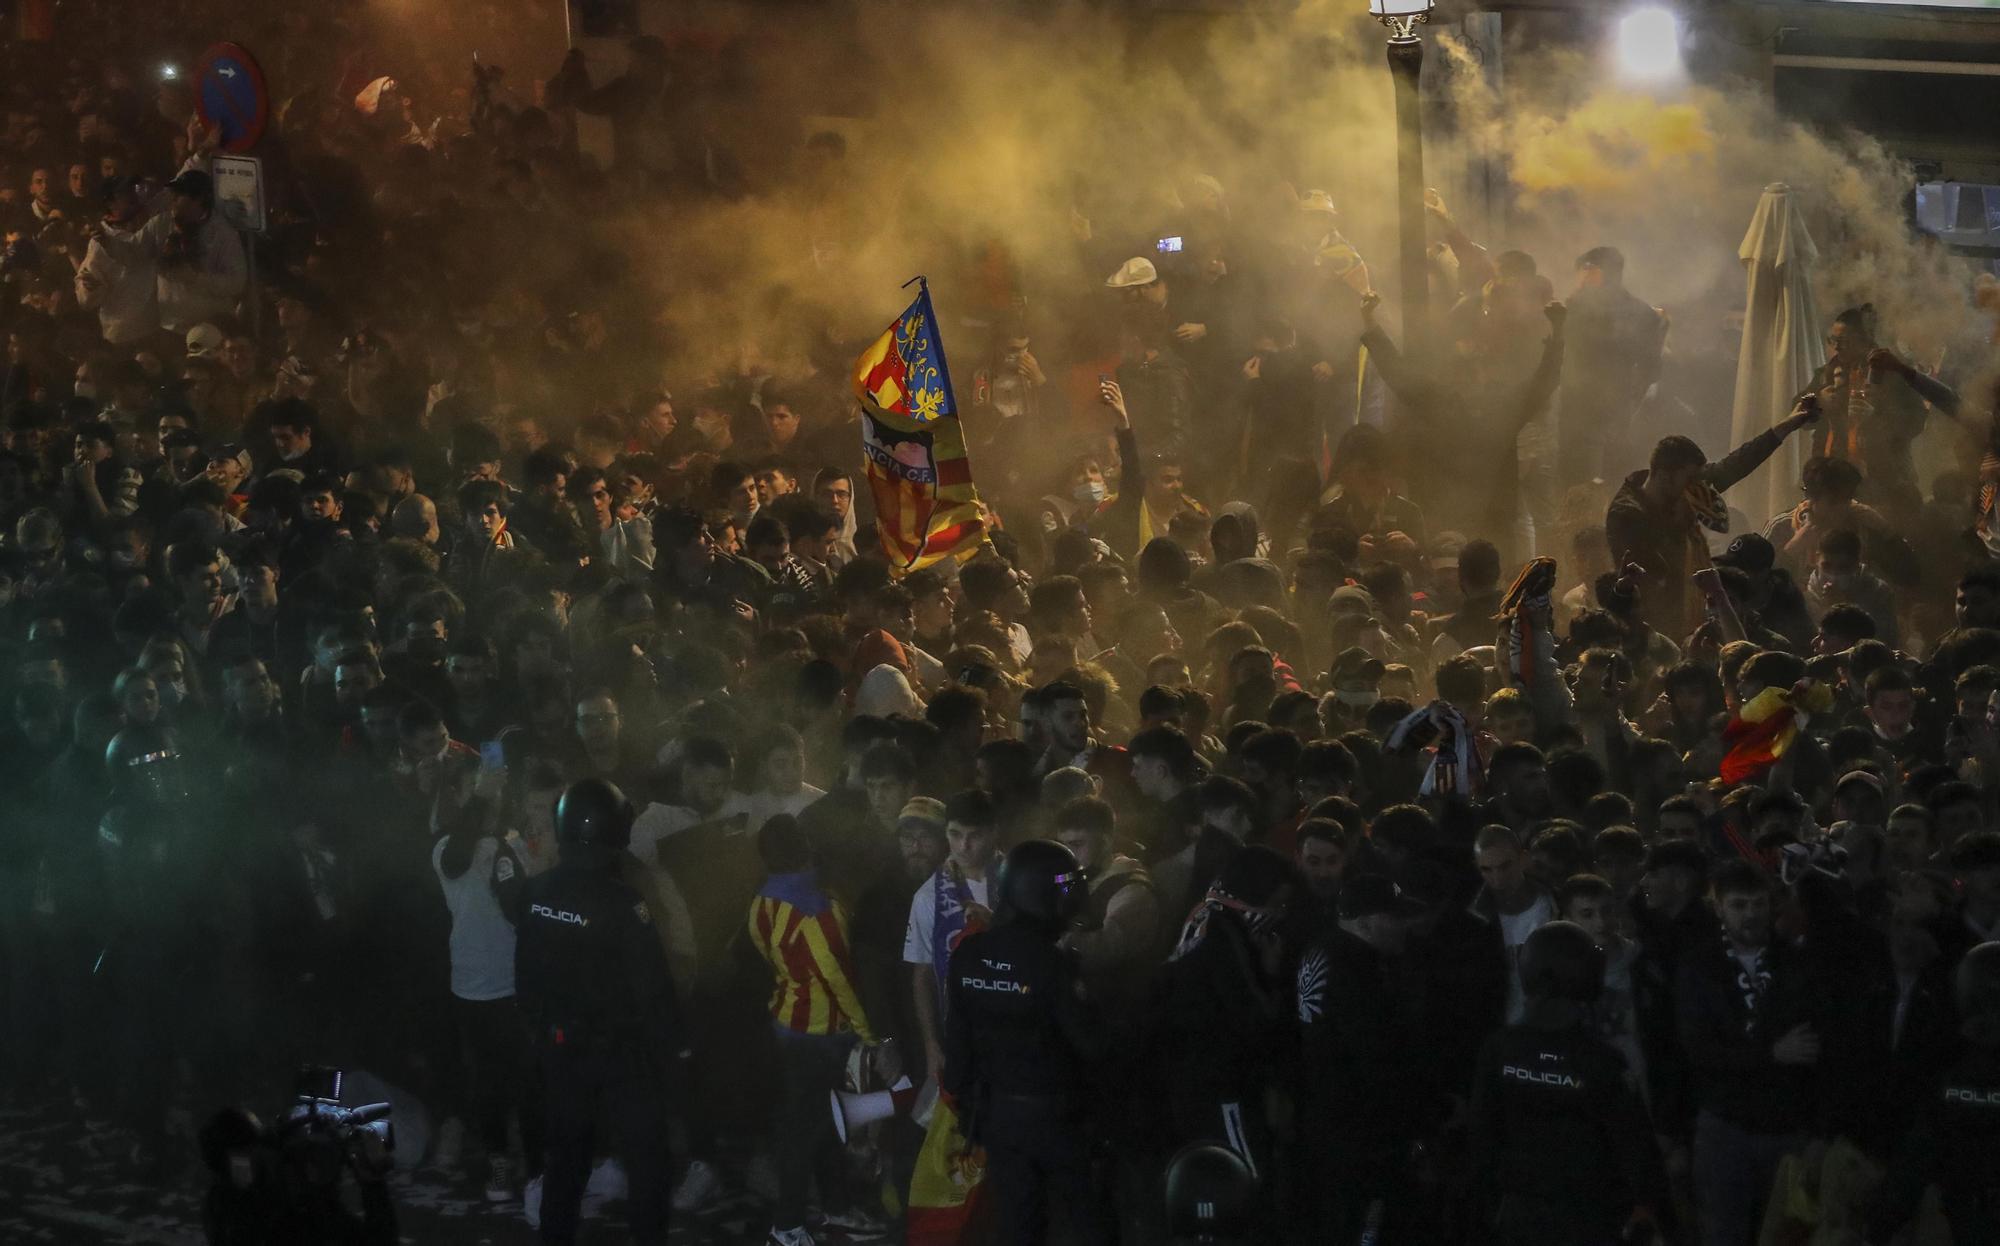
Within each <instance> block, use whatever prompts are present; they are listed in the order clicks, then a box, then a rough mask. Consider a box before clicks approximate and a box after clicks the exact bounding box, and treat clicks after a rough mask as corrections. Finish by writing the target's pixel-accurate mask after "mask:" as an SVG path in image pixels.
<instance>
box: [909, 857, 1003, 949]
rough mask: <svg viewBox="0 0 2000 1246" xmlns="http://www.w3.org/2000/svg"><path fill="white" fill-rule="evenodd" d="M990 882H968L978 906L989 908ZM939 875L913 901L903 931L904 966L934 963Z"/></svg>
mask: <svg viewBox="0 0 2000 1246" xmlns="http://www.w3.org/2000/svg"><path fill="white" fill-rule="evenodd" d="M990 877H991V875H990V874H989V875H988V878H968V879H966V880H965V890H966V892H967V893H968V894H969V895H971V897H972V902H973V903H974V904H987V903H988V901H987V899H986V895H987V882H988V879H989V878H990ZM936 887H937V875H935V874H933V875H932V876H931V877H929V878H926V879H925V880H924V882H923V885H922V886H921V887H918V888H917V894H916V895H915V896H912V897H911V898H910V924H909V926H908V927H907V928H905V929H904V931H903V963H904V964H906V965H928V964H931V963H933V962H932V960H931V932H932V931H934V930H936V929H937V892H936Z"/></svg>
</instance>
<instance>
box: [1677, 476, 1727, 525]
mask: <svg viewBox="0 0 2000 1246" xmlns="http://www.w3.org/2000/svg"><path fill="white" fill-rule="evenodd" d="M1687 504H1688V510H1689V511H1691V512H1692V513H1693V514H1694V518H1695V522H1696V523H1698V524H1700V525H1701V526H1702V527H1704V528H1707V529H1708V530H1709V531H1710V532H1727V531H1729V504H1728V503H1727V502H1724V501H1723V500H1722V493H1721V491H1720V490H1718V489H1717V488H1716V487H1715V486H1714V485H1712V484H1710V483H1708V482H1707V481H1706V480H1702V479H1700V478H1699V477H1697V478H1696V479H1695V482H1694V483H1693V484H1691V485H1689V486H1688V487H1687Z"/></svg>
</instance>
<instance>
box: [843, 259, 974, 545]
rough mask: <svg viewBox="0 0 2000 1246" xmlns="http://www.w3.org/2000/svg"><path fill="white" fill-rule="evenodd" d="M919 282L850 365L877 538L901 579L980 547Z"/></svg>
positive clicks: (945, 380)
mask: <svg viewBox="0 0 2000 1246" xmlns="http://www.w3.org/2000/svg"><path fill="white" fill-rule="evenodd" d="M918 282H919V289H918V291H917V300H916V302H914V303H911V304H910V306H909V307H908V308H907V309H906V310H905V311H904V312H903V314H902V315H901V316H899V317H897V318H896V322H895V323H894V324H892V325H890V326H889V328H888V331H887V332H885V333H883V334H882V336H881V337H880V338H878V339H876V342H875V344H874V345H873V346H870V347H869V348H868V349H867V350H866V351H863V352H862V354H861V358H859V359H857V360H855V361H854V396H855V397H856V398H857V399H859V400H860V402H861V453H862V457H863V458H864V459H865V460H866V464H865V465H866V467H867V471H868V486H869V489H870V490H871V491H872V492H873V494H874V497H875V531H876V535H877V536H879V537H880V538H881V541H882V551H883V553H885V554H886V555H888V558H889V568H890V570H891V571H893V572H894V573H895V574H896V575H898V576H902V575H908V574H909V573H910V572H912V571H918V570H921V569H923V568H924V567H928V566H930V565H931V564H932V563H934V562H937V561H939V560H941V559H944V558H959V559H966V558H970V557H972V556H973V555H974V554H976V553H978V552H979V551H980V549H982V548H983V547H984V546H985V544H986V535H985V522H984V521H983V520H982V519H981V517H980V507H979V493H978V491H977V490H976V489H974V488H973V485H972V464H971V463H970V462H969V461H968V460H967V459H966V457H965V431H964V429H963V428H962V427H960V425H959V422H958V404H957V403H956V402H955V401H953V399H952V395H951V373H950V372H949V371H947V370H946V368H945V361H944V342H943V340H942V339H941V338H940V337H939V336H938V323H937V313H936V312H935V311H933V310H932V308H931V293H930V287H929V286H928V285H923V284H922V282H923V279H922V278H918Z"/></svg>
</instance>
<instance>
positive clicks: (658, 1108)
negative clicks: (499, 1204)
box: [514, 844, 682, 1243]
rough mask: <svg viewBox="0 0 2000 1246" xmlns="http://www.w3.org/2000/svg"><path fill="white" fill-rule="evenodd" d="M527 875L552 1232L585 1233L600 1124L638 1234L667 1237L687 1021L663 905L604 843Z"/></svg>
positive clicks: (523, 974) (521, 996)
mask: <svg viewBox="0 0 2000 1246" xmlns="http://www.w3.org/2000/svg"><path fill="white" fill-rule="evenodd" d="M563 853H564V859H563V860H562V861H561V862H560V863H559V864H557V865H556V866H555V868H553V869H551V870H549V871H548V872H547V873H546V874H542V875H539V876H537V877H535V878H533V879H531V880H529V883H528V887H527V896H526V902H527V910H526V912H525V913H524V915H523V916H522V919H521V927H520V933H519V937H518V938H517V940H516V943H515V953H514V990H515V996H516V998H517V999H518V1000H519V1002H520V1005H521V1009H522V1012H523V1014H524V1015H525V1016H526V1017H527V1018H528V1021H529V1024H530V1025H531V1026H532V1027H533V1034H534V1036H535V1040H536V1050H537V1053H538V1055H539V1057H540V1063H541V1070H542V1080H543V1093H544V1094H545V1096H546V1098H547V1110H548V1122H547V1130H548V1159H547V1167H546V1171H545V1172H544V1174H543V1179H542V1240H543V1241H545V1242H557V1243H568V1242H572V1241H574V1240H575V1239H576V1228H577V1218H578V1214H579V1209H580V1207H581V1205H582V1202H583V1187H584V1182H585V1180H586V1179H587V1178H588V1176H589V1174H590V1161H591V1154H592V1149H593V1143H594V1141H595V1132H596V1130H597V1128H598V1127H600V1126H602V1127H605V1128H607V1129H608V1130H609V1131H610V1132H611V1134H612V1136H613V1140H614V1153H615V1154H617V1155H618V1156H619V1158H620V1159H621V1160H622V1161H623V1163H624V1165H625V1173H626V1176H627V1178H628V1179H629V1181H630V1183H631V1194H630V1201H629V1203H628V1207H629V1214H630V1217H631V1221H632V1236H633V1238H634V1240H635V1241H637V1242H641V1243H663V1242H665V1241H666V1240H667V1217H668V1211H669V1201H668V1200H669V1190H668V1186H669V1173H668V1167H667V1122H666V1100H667V1080H668V1070H669V1069H670V1067H671V1064H670V1062H671V1060H672V1059H673V1057H674V1055H675V1053H676V1052H678V1051H679V1050H680V1048H681V1041H682V1040H681V1036H682V1027H681V1024H680V1018H679V1015H678V1007H677V1004H676V1001H675V998H674V989H673V981H672V979H671V978H670V977H669V976H668V973H667V958H666V953H665V952H664V951H663V950H662V948H661V946H660V938H659V934H658V932H657V931H655V930H654V929H653V925H652V923H653V921H654V918H653V915H652V914H651V913H650V912H649V911H648V909H647V907H646V902H645V901H644V900H643V899H641V898H640V896H639V893H638V892H636V891H634V890H633V889H632V888H631V887H628V886H626V885H625V884H624V883H622V882H620V881H619V880H618V878H617V877H616V876H615V875H614V874H612V873H611V872H610V870H611V868H612V867H611V866H610V865H609V864H608V860H609V858H608V856H607V855H606V854H605V853H604V850H602V849H591V848H587V847H582V846H578V847H574V848H573V847H571V846H570V845H567V844H566V845H564V848H563Z"/></svg>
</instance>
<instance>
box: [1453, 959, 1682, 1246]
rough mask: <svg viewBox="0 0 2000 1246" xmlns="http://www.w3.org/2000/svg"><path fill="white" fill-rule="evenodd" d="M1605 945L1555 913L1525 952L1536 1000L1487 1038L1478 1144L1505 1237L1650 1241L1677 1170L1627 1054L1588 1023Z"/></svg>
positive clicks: (1475, 1133) (1480, 1171)
mask: <svg viewBox="0 0 2000 1246" xmlns="http://www.w3.org/2000/svg"><path fill="white" fill-rule="evenodd" d="M1603 982H1604V954H1603V952H1602V951H1601V950H1600V949H1598V948H1597V947H1596V946H1595V945H1594V944H1593V943H1592V942H1591V940H1590V936H1589V935H1587V934H1585V933H1584V932H1583V930H1582V928H1581V927H1578V926H1575V925H1572V924H1571V923H1569V922H1551V923H1549V924H1548V925H1546V926H1544V927H1542V928H1541V929H1539V930H1537V931H1536V932H1535V933H1534V934H1533V935H1531V936H1529V939H1528V942H1527V944H1526V945H1525V946H1524V947H1523V948H1522V952H1521V985H1522V988H1523V990H1524V992H1525V993H1526V995H1527V997H1528V1005H1529V1006H1528V1011H1527V1015H1526V1017H1525V1018H1524V1019H1523V1021H1522V1023H1521V1024H1520V1025H1511V1026H1508V1027H1507V1028H1506V1029H1504V1030H1501V1031H1500V1032H1498V1033H1496V1034H1494V1035H1493V1036H1492V1037H1491V1038H1489V1039H1487V1041H1486V1044H1485V1046H1484V1047H1483V1048H1482V1049H1481V1051H1480V1055H1479V1064H1478V1074H1477V1079H1476V1081H1475V1082H1474V1084H1473V1092H1472V1112H1471V1122H1470V1134H1471V1137H1470V1143H1471V1148H1472V1162H1473V1167H1474V1173H1475V1177H1476V1179H1477V1180H1478V1181H1479V1183H1480V1187H1481V1193H1482V1194H1484V1195H1485V1196H1486V1197H1487V1198H1489V1199H1490V1200H1491V1201H1492V1204H1493V1208H1492V1210H1493V1223H1494V1228H1495V1232H1496V1235H1497V1238H1498V1240H1499V1241H1501V1242H1503V1243H1522V1244H1523V1246H1528V1244H1530V1243H1533V1244H1535V1246H1563V1244H1565V1243H1574V1244H1575V1246H1600V1244H1601V1243H1605V1242H1611V1241H1618V1240H1621V1238H1622V1239H1623V1240H1628V1241H1642V1242H1643V1241H1649V1240H1651V1239H1652V1237H1653V1226H1652V1220H1653V1217H1654V1214H1655V1210H1656V1209H1660V1208H1663V1207H1664V1206H1665V1205H1666V1202H1665V1199H1666V1175H1665V1171H1664V1169H1663V1167H1662V1165H1661V1163H1660V1156H1659V1151H1658V1149H1657V1148H1656V1146H1655V1144H1654V1141H1653V1133H1652V1128H1651V1126H1650V1125H1649V1124H1648V1122H1647V1118H1646V1112H1645V1108H1644V1107H1643V1106H1642V1104H1641V1103H1640V1101H1639V1098H1638V1095H1637V1093H1636V1092H1635V1091H1634V1090H1633V1088H1632V1087H1631V1085H1630V1084H1629V1082H1628V1080H1627V1070H1626V1065H1625V1061H1624V1058H1623V1057H1622V1056H1620V1055H1619V1054H1618V1052H1617V1051H1616V1050H1615V1049H1613V1048H1612V1047H1611V1046H1610V1045H1609V1044H1607V1043H1606V1042H1604V1040H1603V1039H1601V1038H1599V1037H1598V1036H1597V1034H1596V1032H1595V1030H1594V1029H1593V1028H1592V1027H1591V1026H1590V1025H1589V1024H1588V1011H1587V1010H1588V1005H1589V1004H1590V1002H1591V1001H1593V1000H1594V999H1595V998H1596V997H1597V995H1598V992H1599V991H1600V990H1601V988H1602V986H1603Z"/></svg>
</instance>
